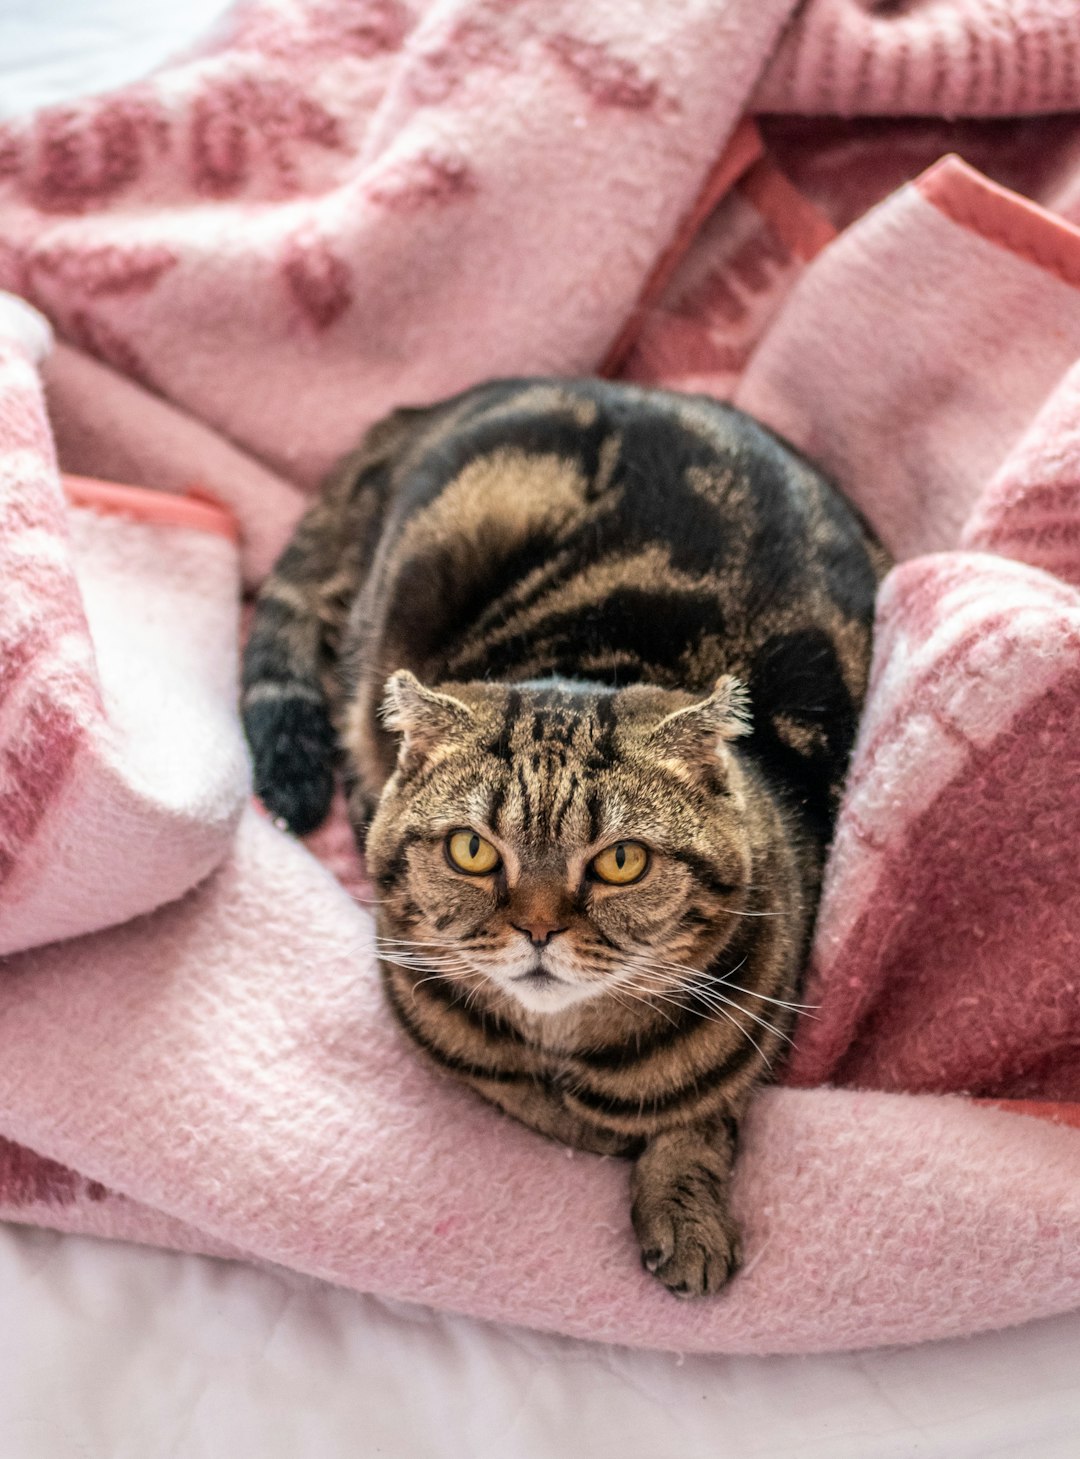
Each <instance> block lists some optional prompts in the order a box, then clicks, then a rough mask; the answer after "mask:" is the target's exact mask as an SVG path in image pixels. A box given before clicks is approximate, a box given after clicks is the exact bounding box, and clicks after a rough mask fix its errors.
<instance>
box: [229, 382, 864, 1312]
mask: <svg viewBox="0 0 1080 1459" xmlns="http://www.w3.org/2000/svg"><path fill="white" fill-rule="evenodd" d="M883 566H884V561H883V557H882V554H881V552H880V549H879V548H878V547H877V546H876V544H875V543H874V542H873V541H872V540H871V538H870V537H869V535H868V532H867V530H866V528H865V527H864V526H863V524H862V523H861V522H860V521H859V520H858V518H857V517H856V516H855V514H854V513H853V512H852V510H851V509H850V508H849V507H848V506H846V505H845V503H844V502H843V501H842V500H841V499H840V497H839V496H838V495H837V494H836V492H835V491H834V490H833V489H832V487H831V486H830V485H829V484H828V483H827V482H826V481H825V480H824V479H823V478H822V477H821V476H820V475H819V474H818V472H817V471H816V470H814V468H813V467H812V466H810V465H809V464H808V463H807V462H806V461H804V460H802V459H801V458H800V457H799V456H797V455H796V454H795V453H794V452H793V451H792V450H791V449H790V448H789V447H788V446H786V445H785V444H784V443H783V442H781V441H780V440H778V439H777V438H776V437H775V436H773V435H771V434H769V433H768V432H767V431H766V430H764V429H763V428H762V427H760V426H758V425H756V424H755V423H754V422H753V421H751V420H749V419H748V418H747V417H746V416H744V415H741V414H740V413H739V412H738V411H735V410H733V409H730V408H728V407H726V406H723V405H719V404H717V403H716V402H714V401H712V400H708V399H704V398H698V397H683V396H677V395H672V394H667V393H664V392H660V391H648V390H641V389H635V388H632V387H629V386H617V385H609V384H602V383H600V382H597V381H555V380H533V381H510V382H503V383H498V384H492V385H485V386H481V387H478V388H477V389H474V390H471V391H468V392H467V393H466V394H464V395H461V396H458V397H457V398H456V399H453V400H451V401H448V402H446V403H445V404H443V405H440V406H435V407H432V408H431V409H429V410H410V411H401V412H399V413H397V414H396V415H394V416H392V417H391V418H390V419H389V420H386V421H384V422H383V423H382V424H381V425H379V426H377V427H376V428H375V429H374V430H373V431H372V432H371V433H370V434H369V436H368V437H367V439H366V440H365V442H364V443H363V445H362V446H361V447H360V449H359V450H358V451H357V452H356V453H355V454H353V455H352V456H349V457H348V458H346V460H344V461H343V462H342V463H341V464H340V466H339V467H338V468H337V469H336V471H335V472H334V473H333V474H332V475H331V477H330V479H329V480H328V481H327V483H326V485H325V488H324V490H323V493H322V496H321V498H320V499H319V500H318V501H317V502H316V503H315V504H314V505H313V506H312V507H311V509H310V511H309V512H308V514H307V516H306V517H305V519H304V521H303V522H302V524H301V526H300V528H299V530H298V532H297V534H296V537H295V540H294V541H293V543H292V545H291V546H290V547H289V548H288V550H287V551H286V552H285V554H284V556H283V557H282V559H281V561H280V563H279V565H278V568H277V571H276V572H275V574H274V576H273V577H272V578H271V579H270V580H269V581H268V582H267V584H266V586H265V588H264V589H263V592H262V594H261V596H260V599H259V604H258V610H257V613H256V617H255V622H254V626H253V628H252V632H251V637H250V640H249V642H248V647H247V652H246V657H245V664H244V718H245V724H246V728H247V733H248V737H249V739H250V742H251V747H252V751H253V754H254V760H255V776H256V786H257V789H258V792H259V794H260V795H261V796H262V798H263V800H264V801H265V802H266V804H267V806H268V807H269V808H270V809H271V810H272V811H273V812H274V813H276V814H277V815H279V816H281V817H282V818H283V819H284V820H285V821H286V822H287V823H288V825H289V826H290V827H292V829H293V830H295V831H297V832H305V831H308V830H310V829H311V828H312V827H314V826H315V825H317V824H318V823H319V821H321V820H322V818H323V817H324V816H325V814H326V811H327V808H328V805H329V801H330V796H331V791H332V785H333V770H334V763H335V759H336V758H337V757H338V756H339V754H340V760H341V763H342V766H343V769H344V774H345V778H346V784H347V788H348V796H349V808H350V815H351V818H352V820H353V823H354V825H355V828H356V831H357V834H358V836H359V837H360V839H361V841H362V842H364V841H366V848H367V857H368V865H369V868H370V871H371V873H372V875H373V877H374V879H375V882H376V884H377V886H378V888H379V896H380V898H381V902H380V904H379V907H378V930H379V933H380V943H379V948H380V953H381V958H382V967H383V976H384V980H385V985H386V991H387V994H388V996H389V999H390V1003H391V1006H392V1007H393V1009H394V1011H395V1012H396V1014H397V1016H398V1018H399V1019H400V1020H401V1023H402V1024H403V1026H404V1027H405V1029H406V1030H407V1031H408V1032H409V1034H410V1035H411V1036H412V1038H413V1039H414V1040H415V1041H416V1043H417V1044H418V1045H419V1046H420V1047H421V1048H422V1049H423V1050H424V1051H425V1052H426V1053H427V1054H428V1055H429V1056H430V1058H431V1059H432V1060H434V1062H435V1063H436V1064H437V1065H438V1066H439V1067H440V1068H442V1069H444V1070H448V1071H449V1072H451V1073H452V1074H455V1075H457V1076H458V1077H459V1078H461V1079H463V1080H465V1082H466V1083H468V1084H470V1085H471V1086H472V1087H473V1088H474V1089H475V1090H476V1091H477V1092H478V1093H479V1094H481V1095H483V1096H484V1097H485V1098H486V1099H488V1100H491V1101H492V1102H493V1103H494V1104H497V1105H498V1106H499V1107H500V1108H501V1109H503V1110H505V1111H506V1112H507V1113H508V1114H512V1115H514V1116H516V1117H517V1118H518V1119H520V1120H523V1121H524V1122H525V1123H526V1124H528V1125H531V1126H532V1127H533V1128H534V1129H536V1130H540V1131H541V1132H543V1133H544V1134H546V1135H550V1136H552V1137H553V1138H555V1139H557V1140H561V1141H565V1142H566V1143H567V1144H569V1145H574V1146H577V1147H578V1148H580V1149H584V1150H592V1151H598V1152H603V1153H611V1154H619V1155H625V1156H630V1157H632V1158H633V1159H634V1160H635V1165H634V1168H633V1176H632V1180H631V1193H632V1217H633V1223H634V1227H635V1230H636V1232H637V1236H638V1239H639V1241H640V1243H641V1248H642V1256H643V1260H644V1263H645V1265H646V1267H647V1268H648V1269H649V1270H650V1271H652V1272H654V1273H655V1274H656V1276H657V1277H658V1278H659V1279H660V1280H661V1281H662V1282H663V1283H664V1284H665V1285H666V1286H667V1287H669V1288H670V1289H671V1291H672V1292H675V1293H678V1294H679V1295H682V1296H690V1295H695V1294H698V1293H705V1292H712V1291H715V1290H717V1289H718V1288H719V1287H721V1286H722V1285H723V1284H724V1282H725V1281H727V1279H728V1277H729V1276H730V1275H731V1273H732V1272H733V1271H734V1270H735V1268H736V1266H737V1264H738V1260H739V1239H738V1232H737V1230H736V1227H735V1225H734V1223H733V1221H732V1218H731V1214H730V1211H729V1206H728V1196H729V1189H730V1183H731V1171H732V1163H733V1160H734V1157H735V1146H736V1137H737V1131H738V1125H739V1121H740V1119H741V1118H742V1116H743V1113H744V1111H745V1109H746V1107H747V1102H748V1100H749V1098H750V1096H751V1093H752V1091H753V1089H754V1087H755V1086H756V1085H757V1084H758V1083H759V1082H760V1081H761V1080H762V1078H763V1077H764V1076H766V1075H767V1074H768V1073H769V1071H770V1069H775V1067H776V1063H777V1061H778V1060H779V1059H780V1058H781V1056H782V1053H783V1047H784V1043H785V1041H786V1040H787V1038H788V1036H789V1031H790V1028H791V1025H792V1022H793V1018H794V1009H795V1005H794V1003H793V999H794V998H795V996H796V990H797V988H798V984H799V975H800V969H801V966H802V963H803V960H804V957H805V953H806V949H807V942H808V937H809V933H810V928H811V923H812V919H813V914H814V909H815V904H816V900H817V896H818V890H819V884H820V879H821V870H822V862H823V858H824V853H825V849H826V846H827V844H828V841H829V837H830V835H831V831H832V826H833V820H834V816H835V811H836V806H837V800H838V797H839V794H840V790H841V785H842V781H843V776H844V770H845V766H846V764H847V761H848V756H849V753H850V750H851V746H852V741H853V738H854V735H855V729H856V722H857V716H858V712H859V707H860V704H861V702H862V698H863V694H864V691H865V686H866V678H867V667H868V662H869V655H870V629H871V615H872V610H873V602H874V595H875V590H876V587H877V582H878V579H879V576H880V573H881V571H882V570H883Z"/></svg>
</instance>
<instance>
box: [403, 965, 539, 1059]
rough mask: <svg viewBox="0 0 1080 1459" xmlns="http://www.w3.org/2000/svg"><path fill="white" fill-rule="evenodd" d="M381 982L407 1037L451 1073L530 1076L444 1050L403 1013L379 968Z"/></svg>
mask: <svg viewBox="0 0 1080 1459" xmlns="http://www.w3.org/2000/svg"><path fill="white" fill-rule="evenodd" d="M383 983H384V985H385V987H386V994H387V997H388V998H389V1000H390V1006H391V1007H392V1008H393V1010H394V1012H395V1014H396V1015H397V1017H398V1018H399V1019H400V1021H401V1023H402V1025H403V1027H404V1028H405V1030H406V1032H407V1033H408V1034H409V1036H410V1038H412V1039H414V1040H415V1041H416V1043H418V1044H419V1045H420V1047H421V1048H422V1049H423V1050H424V1052H425V1053H426V1054H427V1055H428V1056H429V1057H430V1058H432V1059H434V1060H435V1062H436V1063H437V1064H441V1065H442V1067H443V1068H444V1069H449V1070H451V1071H452V1072H453V1073H455V1074H462V1075H464V1076H465V1077H466V1078H467V1079H488V1080H491V1081H492V1082H493V1083H496V1084H520V1083H523V1082H524V1081H525V1080H527V1079H531V1078H532V1076H531V1075H530V1074H528V1073H525V1072H524V1071H519V1070H515V1069H491V1068H488V1067H487V1066H485V1065H483V1064H474V1063H472V1062H471V1061H470V1060H468V1059H462V1058H459V1057H458V1055H457V1054H451V1053H449V1052H448V1051H447V1050H446V1049H443V1048H441V1047H440V1046H439V1045H438V1044H436V1043H434V1042H432V1040H431V1039H430V1038H428V1036H427V1034H426V1033H425V1032H424V1031H423V1029H421V1028H420V1026H419V1025H418V1024H417V1022H416V1020H415V1019H414V1018H413V1017H412V1016H411V1014H409V1013H407V1012H406V1010H405V1005H404V1004H403V1003H402V1002H401V1000H400V999H399V998H398V995H397V989H396V988H395V987H394V983H393V977H392V975H391V974H389V973H387V972H386V970H385V969H384V970H383Z"/></svg>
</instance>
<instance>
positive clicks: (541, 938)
mask: <svg viewBox="0 0 1080 1459" xmlns="http://www.w3.org/2000/svg"><path fill="white" fill-rule="evenodd" d="M510 926H511V927H512V928H513V929H514V931H515V932H523V933H524V934H525V936H526V937H527V938H528V939H529V941H530V942H531V943H532V945H533V947H547V945H548V943H549V942H550V941H551V939H552V938H553V937H558V935H559V933H560V932H565V931H566V928H565V927H556V926H555V924H554V922H539V921H537V922H529V923H528V924H527V925H526V926H524V927H521V926H519V924H518V923H517V922H511V923H510Z"/></svg>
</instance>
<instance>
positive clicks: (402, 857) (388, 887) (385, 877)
mask: <svg viewBox="0 0 1080 1459" xmlns="http://www.w3.org/2000/svg"><path fill="white" fill-rule="evenodd" d="M423 839H424V838H423V836H422V835H421V834H420V832H419V831H406V833H405V835H404V836H403V837H402V838H401V840H400V841H399V842H398V844H397V846H396V848H395V849H394V852H393V855H392V856H391V857H390V860H389V861H388V862H387V864H386V867H385V869H384V870H383V871H382V872H380V874H379V876H378V879H377V881H378V887H379V890H380V891H381V892H392V891H393V890H394V888H395V887H396V886H397V884H398V882H399V881H400V880H401V878H402V877H403V876H404V875H405V873H406V871H407V870H408V866H409V862H408V850H409V847H410V846H415V845H416V843H417V842H418V841H422V840H423Z"/></svg>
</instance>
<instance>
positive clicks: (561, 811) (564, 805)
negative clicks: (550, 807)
mask: <svg viewBox="0 0 1080 1459" xmlns="http://www.w3.org/2000/svg"><path fill="white" fill-rule="evenodd" d="M577 788H578V777H577V771H576V770H571V772H570V785H569V787H568V789H567V792H566V794H565V795H564V796H563V798H562V801H561V803H560V805H559V808H558V810H557V811H556V812H555V823H554V825H553V826H552V828H551V839H552V840H553V841H557V840H558V839H559V833H560V832H561V831H562V825H563V821H564V820H565V819H566V813H567V811H568V810H569V809H570V805H571V802H572V801H573V799H574V796H575V795H576V794H577Z"/></svg>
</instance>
